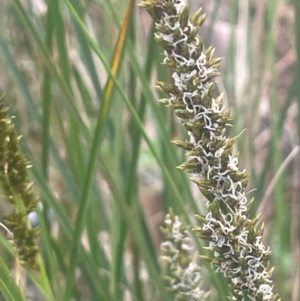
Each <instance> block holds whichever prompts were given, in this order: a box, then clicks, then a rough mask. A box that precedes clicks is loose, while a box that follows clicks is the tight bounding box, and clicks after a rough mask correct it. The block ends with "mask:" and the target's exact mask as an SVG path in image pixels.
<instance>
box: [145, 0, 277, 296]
mask: <svg viewBox="0 0 300 301" xmlns="http://www.w3.org/2000/svg"><path fill="white" fill-rule="evenodd" d="M140 5H141V6H143V7H144V8H146V10H147V11H148V13H149V14H150V15H151V17H152V18H153V19H154V21H155V25H156V31H157V32H156V33H155V40H156V41H157V42H158V44H159V45H160V46H161V47H163V48H164V55H165V57H164V60H163V64H164V65H166V66H168V67H169V68H171V70H172V83H167V82H159V83H158V86H159V88H160V89H161V90H162V91H163V92H165V93H166V94H167V95H168V97H167V98H165V99H162V100H160V102H162V103H164V104H165V105H166V106H167V107H171V108H173V109H174V110H175V114H176V115H177V117H178V118H179V119H180V121H181V123H182V124H183V126H184V127H185V128H186V129H187V132H188V135H189V141H179V140H176V141H173V143H174V144H175V145H177V146H179V147H181V148H183V149H185V150H186V151H187V155H188V156H189V157H190V159H189V160H188V161H186V162H184V163H183V164H181V165H180V166H178V168H179V169H182V170H185V171H187V172H189V173H191V174H192V175H193V176H192V178H191V180H192V181H193V182H194V183H196V184H197V185H198V187H199V189H200V191H201V193H202V194H203V195H204V196H205V198H206V199H207V202H206V206H207V209H208V213H207V214H206V216H204V215H198V219H199V222H200V225H201V226H197V227H195V228H194V231H196V232H197V234H198V235H199V237H201V238H203V239H207V240H208V241H209V249H210V250H211V256H210V257H206V259H207V260H208V261H209V262H210V263H211V264H213V265H215V266H216V267H217V269H216V271H217V272H221V273H223V275H224V276H225V277H227V278H228V279H229V283H230V284H229V287H230V290H231V297H230V300H239V301H245V300H253V301H264V300H267V301H276V300H279V298H278V296H277V295H275V294H274V293H273V284H272V281H271V279H270V277H271V275H272V272H273V269H272V268H271V269H270V268H269V260H270V257H271V251H270V250H269V248H266V247H265V246H264V245H263V243H262V234H263V229H264V225H263V224H262V225H261V226H257V222H258V220H259V215H257V216H255V217H253V218H250V217H249V211H250V208H251V205H252V203H253V199H250V200H248V199H247V197H246V192H245V189H246V187H247V184H248V182H249V176H248V174H247V173H246V172H245V170H243V171H240V170H239V166H238V162H239V160H238V156H237V155H235V154H234V153H233V144H234V142H235V141H236V139H237V137H233V138H230V137H227V136H226V134H225V132H226V128H227V127H228V126H230V122H231V120H232V118H231V117H230V113H229V112H226V111H224V105H223V101H222V99H223V95H222V94H220V95H218V94H217V91H216V83H215V80H214V79H215V77H217V76H218V75H219V74H220V73H219V71H218V68H219V66H220V62H221V59H220V58H216V57H214V48H212V47H209V48H208V49H205V48H204V46H203V41H202V38H201V37H200V36H199V35H198V31H199V28H200V27H201V25H202V24H203V22H204V20H205V14H202V13H201V9H199V10H198V11H197V12H196V13H195V14H194V15H193V16H192V17H189V6H188V4H186V1H184V0H145V1H142V2H141V4H140ZM220 293H221V292H220Z"/></svg>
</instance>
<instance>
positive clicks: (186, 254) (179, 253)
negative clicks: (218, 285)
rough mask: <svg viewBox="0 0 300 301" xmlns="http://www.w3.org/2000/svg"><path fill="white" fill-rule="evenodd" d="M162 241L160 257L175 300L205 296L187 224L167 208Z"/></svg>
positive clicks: (194, 300)
mask: <svg viewBox="0 0 300 301" xmlns="http://www.w3.org/2000/svg"><path fill="white" fill-rule="evenodd" d="M161 230H162V233H163V236H164V242H163V243H162V244H161V251H162V259H163V260H164V261H165V262H166V263H167V265H168V267H169V269H168V272H167V274H166V275H165V279H166V280H167V282H168V286H169V289H170V290H171V291H172V292H174V294H175V301H181V300H182V301H189V300H190V301H204V300H206V299H207V297H208V293H209V292H207V293H205V292H204V291H202V290H201V289H200V285H201V274H200V268H199V266H198V265H197V264H196V258H197V253H195V254H192V252H191V251H192V249H193V247H192V240H191V238H190V237H189V232H188V230H189V227H187V226H184V225H183V224H182V223H181V221H180V219H179V217H178V216H177V215H175V214H174V212H173V210H172V209H170V210H169V214H167V215H166V217H165V222H164V227H161Z"/></svg>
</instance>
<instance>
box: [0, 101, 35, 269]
mask: <svg viewBox="0 0 300 301" xmlns="http://www.w3.org/2000/svg"><path fill="white" fill-rule="evenodd" d="M20 137H21V136H17V135H16V133H15V128H14V126H13V124H12V123H11V120H10V119H9V118H7V109H6V108H5V107H4V105H3V97H0V162H1V164H0V185H1V190H2V195H3V196H4V198H5V199H6V201H7V202H9V203H11V204H13V205H14V207H13V209H12V211H11V212H10V213H8V214H6V215H4V221H5V223H6V226H7V228H8V230H9V231H10V233H12V235H13V243H14V244H15V246H16V249H17V255H18V257H19V259H20V262H21V264H22V265H24V266H25V267H28V268H31V269H35V270H38V269H39V262H38V258H37V255H38V253H39V250H38V247H37V244H36V239H37V237H38V234H39V229H32V228H31V227H30V224H29V222H28V217H27V215H28V214H29V213H30V212H33V211H34V210H35V209H36V205H37V202H38V200H37V197H36V195H35V194H34V192H33V189H32V186H33V184H32V182H30V181H29V178H28V172H27V170H28V169H29V168H30V166H31V164H29V162H27V160H26V159H25V157H24V156H22V155H21V154H19V146H18V143H19V140H20Z"/></svg>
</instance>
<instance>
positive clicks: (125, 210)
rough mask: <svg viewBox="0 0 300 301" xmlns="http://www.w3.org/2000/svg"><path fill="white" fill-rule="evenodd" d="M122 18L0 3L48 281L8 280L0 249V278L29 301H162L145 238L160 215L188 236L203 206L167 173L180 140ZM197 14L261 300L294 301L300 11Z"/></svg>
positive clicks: (62, 2)
mask: <svg viewBox="0 0 300 301" xmlns="http://www.w3.org/2000/svg"><path fill="white" fill-rule="evenodd" d="M202 2H203V3H202ZM136 4H137V3H135V1H130V0H126V1H125V0H51V1H50V0H48V1H44V0H12V1H9V0H2V1H1V9H0V25H1V27H0V28H1V31H0V70H1V71H0V93H1V94H2V93H5V102H6V104H7V106H8V107H9V108H10V111H9V114H10V115H12V116H15V118H14V119H13V121H14V123H15V126H16V129H17V132H18V134H22V135H23V138H22V139H21V147H22V152H23V153H24V154H25V155H26V156H27V158H28V159H29V160H30V161H31V162H32V163H33V168H32V173H31V176H32V178H33V180H34V182H35V189H36V191H37V192H38V194H39V195H40V201H41V206H40V210H39V212H38V219H37V217H36V216H34V215H32V216H31V221H32V222H33V223H39V225H40V226H41V228H42V232H41V238H40V241H39V245H40V248H41V252H42V257H43V260H44V264H45V268H46V271H47V276H46V275H43V276H40V275H39V274H38V273H36V272H26V271H24V270H20V269H19V267H18V266H17V265H16V264H15V256H14V253H13V249H12V247H11V246H10V244H9V243H8V242H7V239H6V238H5V237H4V236H2V238H1V247H0V251H1V258H2V259H3V260H1V262H0V267H3V268H1V269H2V271H1V274H2V276H1V278H2V277H4V275H6V276H7V277H9V276H8V275H9V270H8V269H7V268H9V269H10V270H11V271H12V273H13V275H14V278H15V279H17V282H18V284H19V285H20V287H22V288H23V289H24V291H25V294H26V298H27V299H28V300H63V301H68V300H71V297H72V298H73V300H118V301H119V300H139V301H142V300H173V299H172V296H171V295H170V294H169V293H168V292H167V290H166V289H165V286H164V284H163V281H162V280H161V278H160V273H161V272H160V267H159V243H160V241H161V234H160V231H159V226H160V225H161V224H162V221H163V218H164V214H165V212H166V211H167V210H168V207H170V206H172V207H173V208H174V211H175V213H176V214H179V215H181V216H182V217H183V218H184V219H185V221H186V222H187V223H190V224H195V219H194V214H195V213H204V212H205V210H204V199H203V197H202V196H200V194H199V192H198V191H196V189H195V187H194V186H193V185H192V184H190V181H189V180H188V175H186V174H184V173H182V172H181V171H180V170H177V169H175V166H176V165H178V164H180V163H181V162H182V161H183V153H181V152H180V151H179V150H178V149H177V148H175V147H173V146H172V145H171V144H170V143H169V141H170V140H171V139H174V138H176V137H178V136H180V137H185V136H187V135H186V133H185V132H183V131H182V130H181V127H180V125H179V124H178V121H177V120H176V119H175V118H174V115H173V113H172V112H171V111H167V110H166V109H165V108H164V107H163V106H162V105H160V104H159V103H158V102H157V99H158V98H159V97H162V95H159V93H158V92H157V91H155V89H153V86H154V85H155V82H156V80H166V79H168V78H169V74H168V73H167V70H166V68H165V67H164V66H162V65H161V64H160V62H161V59H162V55H161V52H162V51H161V49H160V48H159V46H158V45H156V44H155V43H154V41H153V31H154V29H153V25H152V24H151V20H150V17H149V16H148V15H147V14H146V12H145V11H143V10H142V9H139V8H137V6H136ZM200 5H203V6H204V9H205V11H206V12H207V21H206V22H205V25H204V26H203V30H202V32H201V35H202V36H203V37H204V40H205V44H206V45H210V44H211V43H212V44H213V45H214V46H215V47H216V53H217V55H219V56H222V57H224V58H225V59H224V61H223V64H222V67H221V71H222V75H221V76H220V77H219V78H218V85H219V88H220V90H222V91H225V93H226V105H227V107H228V108H229V109H230V111H231V112H232V115H233V116H234V126H233V127H232V135H234V134H238V133H240V132H241V131H243V130H244V129H245V128H246V129H247V130H246V131H244V132H243V134H242V135H241V137H240V139H239V141H238V145H237V151H239V152H240V156H241V162H240V166H241V168H246V169H247V171H248V172H249V173H250V174H251V184H250V185H249V186H251V187H250V191H249V196H250V195H251V196H254V197H255V205H254V210H256V211H259V212H261V213H262V218H261V220H262V221H264V222H265V224H266V230H265V236H264V241H265V243H266V244H267V245H270V246H271V248H272V251H273V253H274V256H273V259H272V260H273V261H272V262H273V265H275V272H274V276H273V279H274V283H275V287H276V289H275V291H276V292H279V293H280V295H281V298H282V300H291V301H299V300H300V292H299V271H300V266H299V262H300V256H299V252H300V251H299V250H300V239H299V232H300V231H299V228H300V225H299V220H300V216H299V213H300V198H299V188H300V187H299V183H300V182H299V171H300V160H299V135H300V119H299V118H298V111H299V106H298V105H299V103H300V85H299V83H300V61H299V60H298V62H297V54H298V58H299V57H300V24H299V23H300V2H299V1H298V0H294V3H293V2H292V1H283V0H282V1H279V0H275V1H267V0H266V1H249V0H244V1H226V0H211V1H200V0H194V1H191V8H192V9H196V8H198V7H199V6H200ZM297 39H298V40H297ZM297 43H298V44H297ZM254 188H256V189H255V190H252V189H254ZM7 210H9V208H7V207H6V205H5V204H4V203H3V202H1V214H3V213H5V212H7ZM253 214H254V212H253ZM37 220H38V222H37ZM195 241H196V245H197V247H198V248H199V247H200V245H202V242H201V241H199V240H198V239H197V238H195ZM200 250H201V249H200ZM201 252H202V250H201ZM200 264H201V265H202V266H203V269H202V273H203V280H204V288H205V289H207V290H208V289H211V290H212V294H211V298H210V300H220V301H225V300H227V295H228V289H227V285H226V281H225V280H224V279H223V277H222V276H221V275H218V274H215V273H213V271H212V270H210V267H209V266H208V265H207V264H205V263H204V262H201V263H200ZM6 276H5V277H6ZM48 281H49V283H48ZM49 284H50V285H49ZM11 291H14V292H16V294H15V295H14V294H12V296H11V299H8V300H20V299H19V297H16V296H18V293H17V291H18V289H17V287H15V286H14V285H13V284H11ZM4 295H5V296H6V298H7V295H6V294H4ZM0 300H1V296H0ZM2 300H5V299H2Z"/></svg>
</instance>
